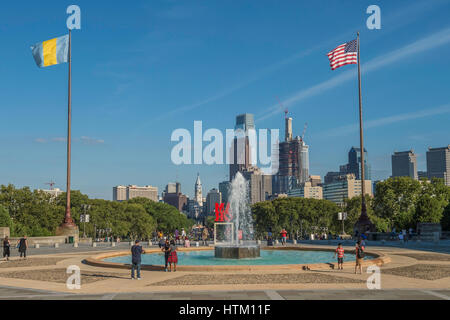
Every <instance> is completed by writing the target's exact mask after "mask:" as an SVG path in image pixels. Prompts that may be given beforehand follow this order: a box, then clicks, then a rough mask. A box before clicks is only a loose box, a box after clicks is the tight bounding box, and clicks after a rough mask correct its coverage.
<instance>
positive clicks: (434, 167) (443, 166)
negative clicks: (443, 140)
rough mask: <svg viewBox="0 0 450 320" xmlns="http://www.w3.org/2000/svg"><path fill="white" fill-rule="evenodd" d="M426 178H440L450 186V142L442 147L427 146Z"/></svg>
mask: <svg viewBox="0 0 450 320" xmlns="http://www.w3.org/2000/svg"><path fill="white" fill-rule="evenodd" d="M427 173H428V178H429V179H431V178H441V179H444V183H445V185H447V186H450V144H449V145H448V146H447V147H442V148H431V147H430V148H428V151H427Z"/></svg>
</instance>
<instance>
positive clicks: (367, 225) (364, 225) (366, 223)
mask: <svg viewBox="0 0 450 320" xmlns="http://www.w3.org/2000/svg"><path fill="white" fill-rule="evenodd" d="M356 41H357V47H358V49H357V50H358V89H359V142H360V155H361V176H360V179H361V194H362V198H361V216H360V217H359V219H358V221H357V222H356V225H355V229H356V230H358V232H359V234H361V233H363V232H366V231H367V230H368V229H369V230H371V229H372V228H373V224H372V222H371V221H370V219H369V216H368V215H367V206H366V186H365V160H364V155H365V154H364V133H363V118H362V93H361V58H360V50H359V32H357V40H356Z"/></svg>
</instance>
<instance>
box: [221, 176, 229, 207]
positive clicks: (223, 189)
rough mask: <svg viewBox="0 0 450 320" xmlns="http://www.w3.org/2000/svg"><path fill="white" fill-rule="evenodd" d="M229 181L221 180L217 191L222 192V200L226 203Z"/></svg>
mask: <svg viewBox="0 0 450 320" xmlns="http://www.w3.org/2000/svg"><path fill="white" fill-rule="evenodd" d="M230 186H231V183H230V181H222V182H220V183H219V191H220V193H221V194H222V202H223V203H227V202H228V195H229V193H230Z"/></svg>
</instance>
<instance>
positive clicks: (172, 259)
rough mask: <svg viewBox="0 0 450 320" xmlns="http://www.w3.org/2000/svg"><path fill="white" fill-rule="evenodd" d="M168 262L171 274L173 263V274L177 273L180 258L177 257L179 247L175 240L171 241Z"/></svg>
mask: <svg viewBox="0 0 450 320" xmlns="http://www.w3.org/2000/svg"><path fill="white" fill-rule="evenodd" d="M168 262H169V272H172V263H173V272H176V271H177V263H178V256H177V246H176V244H175V241H174V240H171V241H170V253H169V258H168Z"/></svg>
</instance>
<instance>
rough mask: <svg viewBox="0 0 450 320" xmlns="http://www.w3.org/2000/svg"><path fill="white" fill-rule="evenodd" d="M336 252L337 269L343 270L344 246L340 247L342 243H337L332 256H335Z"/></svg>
mask: <svg viewBox="0 0 450 320" xmlns="http://www.w3.org/2000/svg"><path fill="white" fill-rule="evenodd" d="M336 254H337V257H338V270H344V267H343V264H344V248H343V247H342V243H339V244H338V247H337V248H336V251H335V252H334V257H335V258H336Z"/></svg>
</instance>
